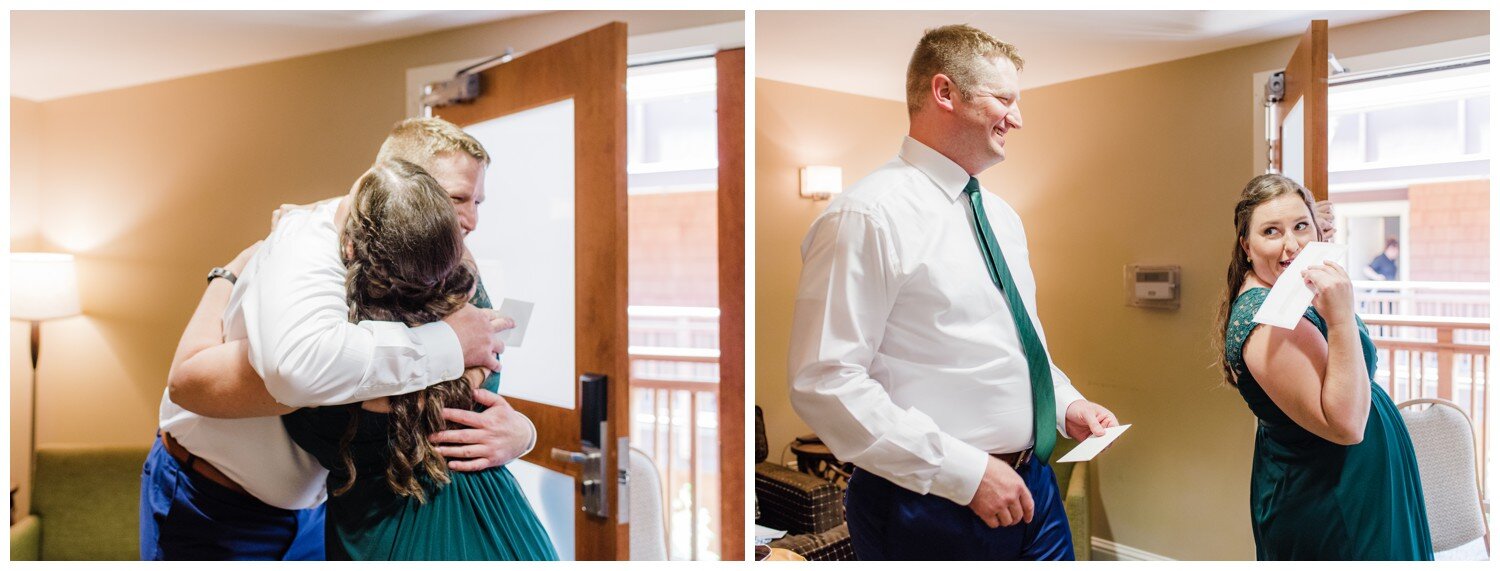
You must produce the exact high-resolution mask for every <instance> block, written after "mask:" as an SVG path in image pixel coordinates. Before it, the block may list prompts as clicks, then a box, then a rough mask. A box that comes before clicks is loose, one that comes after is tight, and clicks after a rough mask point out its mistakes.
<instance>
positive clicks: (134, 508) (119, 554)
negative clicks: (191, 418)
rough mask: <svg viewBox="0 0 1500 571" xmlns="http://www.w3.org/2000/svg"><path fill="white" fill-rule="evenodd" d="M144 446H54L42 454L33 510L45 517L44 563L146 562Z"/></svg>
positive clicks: (44, 448) (46, 448)
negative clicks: (142, 502) (143, 538)
mask: <svg viewBox="0 0 1500 571" xmlns="http://www.w3.org/2000/svg"><path fill="white" fill-rule="evenodd" d="M147 451H148V449H147V448H145V447H138V446H128V447H127V446H48V447H43V448H39V449H38V450H37V464H36V486H35V488H36V492H35V494H34V496H33V500H32V511H34V512H35V513H36V514H37V515H38V516H40V518H41V522H42V526H43V528H42V530H41V557H42V559H44V560H96V561H97V560H114V561H120V560H132V559H139V558H140V508H139V506H140V494H141V492H140V490H141V467H142V466H143V465H144V464H145V462H146V453H147Z"/></svg>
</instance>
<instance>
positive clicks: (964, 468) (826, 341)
mask: <svg viewBox="0 0 1500 571" xmlns="http://www.w3.org/2000/svg"><path fill="white" fill-rule="evenodd" d="M896 260H897V252H896V251H895V245H894V243H893V241H892V240H891V237H890V235H889V232H888V230H887V229H886V228H884V227H882V225H881V224H880V222H879V220H878V219H877V218H876V217H874V216H873V215H871V214H870V213H867V212H861V211H853V210H841V211H830V212H828V213H825V214H824V215H823V216H821V217H820V218H819V219H818V220H817V221H816V222H814V224H813V228H812V230H810V232H809V234H808V237H807V240H806V242H805V243H804V245H803V268H802V277H801V281H800V283H799V285H798V290H797V300H796V306H795V310H794V313H793V317H792V334H791V349H790V352H789V354H788V369H789V379H790V382H791V400H792V405H793V408H794V409H796V411H797V414H798V415H799V416H801V417H802V419H803V420H804V421H806V422H807V423H808V425H809V426H811V427H812V428H813V429H814V430H815V431H816V432H817V433H818V436H819V437H820V438H822V439H823V442H824V443H825V444H826V445H827V446H828V448H829V450H831V451H832V452H833V453H834V454H835V455H836V456H838V458H839V459H840V460H843V461H846V462H852V463H854V464H857V465H859V467H860V468H861V469H864V470H868V471H870V472H872V473H874V474H876V475H878V476H880V477H882V478H885V479H887V480H889V481H891V482H893V483H895V484H897V485H899V486H901V487H903V488H906V489H909V490H912V491H914V492H917V493H923V494H929V493H930V494H936V495H938V496H940V497H943V498H947V499H949V500H952V501H954V502H956V503H958V504H961V505H966V504H968V503H969V502H970V501H971V500H972V499H973V497H974V493H975V491H976V490H977V489H978V487H979V481H980V479H981V477H982V476H983V474H984V470H985V465H986V463H987V462H988V455H987V453H985V452H984V451H983V450H980V449H978V448H976V447H974V446H972V445H969V444H966V443H964V442H963V441H961V440H959V439H957V438H955V437H953V436H950V435H948V434H945V433H944V432H943V431H942V430H940V429H939V428H938V426H937V424H936V423H935V422H933V420H932V418H931V417H929V416H928V415H927V414H925V413H923V412H922V411H920V410H917V409H915V408H906V409H903V408H901V407H899V406H897V405H896V404H895V403H894V402H893V401H892V399H891V396H890V394H889V392H888V391H887V390H886V388H885V387H884V386H883V385H882V384H881V383H880V382H879V381H877V380H876V379H873V378H871V377H870V375H869V367H870V364H871V362H872V360H873V358H874V355H875V350H876V349H875V348H877V347H879V346H880V343H881V340H882V337H883V336H884V332H885V325H886V319H887V317H888V316H889V314H890V312H891V309H892V307H893V304H894V302H895V294H896V291H897V286H898V278H897V272H896V268H897V267H899V264H898V263H897V262H896Z"/></svg>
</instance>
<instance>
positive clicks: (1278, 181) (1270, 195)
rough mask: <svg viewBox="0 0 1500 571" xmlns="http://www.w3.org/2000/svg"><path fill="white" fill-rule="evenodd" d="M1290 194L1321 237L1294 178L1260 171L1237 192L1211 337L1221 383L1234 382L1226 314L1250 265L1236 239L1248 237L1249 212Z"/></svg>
mask: <svg viewBox="0 0 1500 571" xmlns="http://www.w3.org/2000/svg"><path fill="white" fill-rule="evenodd" d="M1290 193H1297V194H1298V195H1299V196H1301V197H1302V201H1303V202H1305V203H1307V213H1308V215H1309V216H1312V217H1313V227H1314V228H1317V229H1318V230H1317V232H1318V239H1319V240H1322V239H1323V231H1322V229H1321V227H1319V226H1318V220H1317V218H1318V216H1317V213H1316V211H1315V210H1314V208H1313V202H1312V198H1311V195H1310V194H1309V193H1308V192H1307V189H1305V188H1302V185H1300V184H1297V181H1295V180H1292V179H1290V178H1287V177H1285V176H1282V175H1279V174H1263V175H1260V176H1258V177H1255V178H1252V179H1250V182H1249V183H1247V184H1246V185H1245V189H1244V190H1242V191H1240V201H1239V203H1238V204H1235V205H1234V248H1233V250H1232V251H1231V252H1230V254H1229V271H1228V272H1227V275H1226V276H1225V277H1226V280H1225V281H1226V284H1227V287H1226V288H1225V290H1224V297H1223V300H1221V301H1220V302H1219V318H1218V320H1217V322H1216V323H1217V325H1218V330H1219V335H1218V337H1215V338H1214V349H1215V350H1216V351H1217V352H1218V354H1219V366H1220V367H1221V368H1222V369H1223V373H1224V382H1226V383H1229V384H1231V385H1232V384H1235V382H1236V379H1235V374H1234V367H1232V366H1230V364H1229V356H1228V355H1226V354H1225V353H1226V351H1227V349H1228V348H1227V347H1226V346H1225V341H1226V337H1227V336H1228V335H1229V315H1230V312H1232V311H1233V310H1234V300H1235V298H1237V297H1239V291H1240V288H1241V287H1243V286H1244V285H1245V276H1247V275H1249V274H1250V272H1251V271H1253V270H1254V268H1253V267H1252V266H1251V264H1250V260H1249V258H1248V257H1247V255H1246V254H1245V250H1244V248H1243V247H1241V246H1240V242H1241V241H1242V240H1245V239H1247V238H1249V231H1250V215H1251V214H1253V213H1254V212H1255V209H1256V208H1257V207H1259V206H1260V205H1262V204H1265V203H1267V202H1270V201H1272V200H1274V199H1276V198H1280V197H1282V196H1284V195H1287V194H1290Z"/></svg>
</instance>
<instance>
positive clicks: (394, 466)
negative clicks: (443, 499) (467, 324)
mask: <svg viewBox="0 0 1500 571" xmlns="http://www.w3.org/2000/svg"><path fill="white" fill-rule="evenodd" d="M342 244H343V246H344V248H346V250H345V253H346V254H347V255H346V256H345V261H344V265H345V267H346V268H347V270H348V276H347V278H346V282H345V285H346V286H347V289H348V296H349V297H348V299H349V319H350V320H351V321H356V322H358V321H366V320H375V321H397V322H402V323H406V324H407V325H411V326H416V325H420V324H423V323H431V322H434V321H438V320H441V319H442V318H444V317H446V316H447V315H448V314H450V313H453V312H454V311H457V310H458V309H459V308H460V307H462V306H463V304H464V303H466V302H467V301H468V299H469V296H470V292H471V291H472V289H473V287H474V283H475V280H476V277H475V272H474V270H473V268H471V267H469V266H468V265H466V264H464V262H463V254H464V245H463V232H462V231H461V229H460V227H459V224H458V219H457V217H455V215H454V213H453V207H452V205H450V204H449V198H448V194H447V193H446V192H444V191H443V188H442V186H440V185H439V184H438V182H437V181H436V180H434V179H433V178H432V176H431V175H429V174H427V172H426V171H424V170H422V168H421V167H419V166H417V165H414V164H412V163H410V162H407V161H404V160H401V159H390V160H386V161H382V162H380V163H379V164H377V165H375V166H374V167H372V168H371V169H370V171H369V172H367V173H365V175H364V176H363V177H362V178H361V179H360V181H359V183H358V188H357V190H356V191H355V193H354V197H353V200H352V201H351V204H350V207H349V217H348V219H347V220H346V221H345V223H344V232H343V238H342ZM471 390H472V389H471V388H470V386H469V383H468V381H466V380H464V379H462V378H460V379H454V380H449V381H444V382H441V383H438V384H435V385H432V386H430V387H428V388H426V389H423V390H420V391H417V392H414V393H408V394H404V395H398V396H393V397H390V399H389V400H390V409H391V412H390V436H391V446H390V464H389V466H388V467H387V468H386V473H385V475H386V480H387V482H388V484H389V485H390V488H391V490H392V491H393V492H395V493H396V494H398V495H401V496H409V497H415V498H416V499H417V501H419V502H425V501H426V496H425V494H424V493H423V490H422V485H421V482H420V481H419V479H418V476H419V475H425V476H426V477H427V478H428V479H429V480H430V481H431V482H432V483H433V484H434V485H439V486H441V485H443V484H446V483H448V481H449V477H448V468H447V462H446V460H444V458H443V456H442V454H440V453H438V451H437V449H436V448H435V447H434V446H433V445H432V444H431V443H430V442H428V440H427V437H428V435H430V434H433V433H435V432H438V431H441V430H444V429H446V428H447V423H446V421H444V420H443V417H442V410H443V409H444V408H463V409H467V408H471V407H473V406H474V395H473V393H472V392H471ZM354 410H355V412H354V413H353V416H352V417H351V418H350V422H349V428H348V429H347V430H346V432H345V434H344V437H343V439H342V440H341V442H340V454H341V455H342V457H343V460H344V467H345V469H346V470H347V471H348V473H349V479H348V481H347V483H345V484H344V485H343V486H342V487H341V488H339V489H338V490H334V491H333V494H334V495H339V494H342V493H344V492H347V491H348V490H349V489H350V488H351V487H353V485H354V478H355V468H354V459H353V457H352V456H351V455H350V451H349V443H350V442H351V441H352V440H353V437H354V434H355V431H356V429H357V427H358V423H359V417H360V412H359V409H358V408H357V407H356V408H354Z"/></svg>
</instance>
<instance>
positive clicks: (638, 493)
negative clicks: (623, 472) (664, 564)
mask: <svg viewBox="0 0 1500 571" xmlns="http://www.w3.org/2000/svg"><path fill="white" fill-rule="evenodd" d="M665 511H666V502H665V500H664V496H663V495H662V491H661V473H660V472H658V471H656V464H655V463H654V462H652V461H651V457H650V456H647V455H646V453H645V452H641V451H640V450H637V449H635V448H631V449H630V560H631V561H666V560H667V520H666V517H665Z"/></svg>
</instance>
